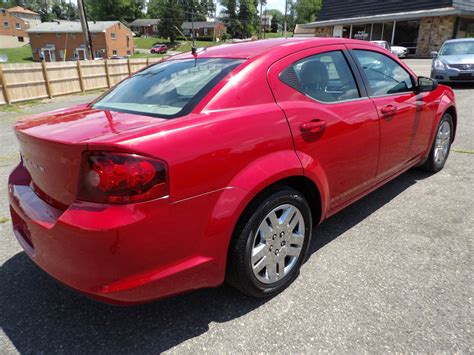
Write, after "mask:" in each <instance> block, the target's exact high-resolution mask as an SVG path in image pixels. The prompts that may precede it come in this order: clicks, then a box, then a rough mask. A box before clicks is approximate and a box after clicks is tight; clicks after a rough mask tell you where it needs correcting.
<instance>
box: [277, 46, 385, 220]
mask: <svg viewBox="0 0 474 355" xmlns="http://www.w3.org/2000/svg"><path fill="white" fill-rule="evenodd" d="M349 63H350V58H348V54H347V51H346V49H345V47H344V46H341V45H330V46H322V47H315V48H312V49H307V50H304V51H300V52H297V53H295V54H292V55H289V56H287V57H285V58H283V59H281V60H279V61H278V62H276V63H275V64H274V65H273V66H272V67H271V68H270V70H269V72H268V80H269V83H270V86H271V88H272V91H273V94H274V96H275V99H276V101H277V103H278V105H279V106H280V107H281V108H282V109H283V111H284V112H285V114H286V117H287V119H288V122H289V125H290V128H291V132H292V134H293V138H294V143H295V149H296V152H297V154H298V157H299V158H300V160H301V162H302V164H303V167H304V169H305V174H306V175H307V176H309V177H312V178H316V177H317V176H321V174H323V175H325V176H326V178H325V181H324V182H323V184H327V188H328V191H329V195H330V196H329V206H327V207H328V208H329V213H328V214H331V213H332V212H335V211H336V210H338V209H340V208H341V206H342V207H343V205H344V204H345V203H347V202H348V201H349V200H351V198H353V197H355V196H357V195H358V194H360V193H361V192H363V191H364V190H367V188H368V187H370V186H371V184H373V183H374V180H375V176H376V170H377V160H378V152H379V122H378V115H377V112H376V110H375V107H374V105H373V104H372V102H371V101H370V99H369V98H368V97H366V95H365V89H364V88H363V87H361V86H359V85H358V84H357V83H356V79H355V77H354V75H353V70H352V69H351V66H350V64H349ZM359 82H360V80H359Z"/></svg>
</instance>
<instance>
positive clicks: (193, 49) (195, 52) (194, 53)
mask: <svg viewBox="0 0 474 355" xmlns="http://www.w3.org/2000/svg"><path fill="white" fill-rule="evenodd" d="M174 28H176V31H178V32H179V34H180V35H181V36H183V38H184V40H185V42H186V44H188V45H189V46H190V47H191V54H192V55H193V56H194V58H195V59H197V48H196V47H195V46H194V39H193V43H192V44H190V43H189V41H188V38H187V37H186V36H185V35H184V33H183V32H182V31H181V30H180V29H179V28H178V26H174Z"/></svg>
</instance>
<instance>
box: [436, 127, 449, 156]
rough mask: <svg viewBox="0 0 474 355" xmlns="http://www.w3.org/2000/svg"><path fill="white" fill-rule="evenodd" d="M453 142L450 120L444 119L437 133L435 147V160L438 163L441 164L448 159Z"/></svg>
mask: <svg viewBox="0 0 474 355" xmlns="http://www.w3.org/2000/svg"><path fill="white" fill-rule="evenodd" d="M450 142H451V126H450V125H449V122H447V121H444V122H443V123H442V124H441V126H439V128H438V133H437V134H436V142H435V149H434V161H435V163H436V164H437V165H441V164H443V163H444V161H445V160H446V157H447V156H448V151H449V144H450Z"/></svg>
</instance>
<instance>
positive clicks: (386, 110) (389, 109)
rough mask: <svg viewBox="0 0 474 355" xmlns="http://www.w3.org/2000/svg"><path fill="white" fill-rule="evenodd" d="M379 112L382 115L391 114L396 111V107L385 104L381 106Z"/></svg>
mask: <svg viewBox="0 0 474 355" xmlns="http://www.w3.org/2000/svg"><path fill="white" fill-rule="evenodd" d="M380 112H382V115H393V114H394V113H395V112H397V108H396V107H395V106H393V105H387V106H385V107H382V109H381V110H380Z"/></svg>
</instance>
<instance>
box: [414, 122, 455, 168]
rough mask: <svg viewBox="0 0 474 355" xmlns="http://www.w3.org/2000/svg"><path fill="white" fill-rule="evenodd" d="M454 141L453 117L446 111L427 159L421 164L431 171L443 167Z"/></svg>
mask: <svg viewBox="0 0 474 355" xmlns="http://www.w3.org/2000/svg"><path fill="white" fill-rule="evenodd" d="M452 141H453V117H452V116H451V115H450V114H449V113H445V114H444V115H443V117H442V118H441V120H440V122H439V124H438V128H437V130H436V135H435V137H434V140H433V143H432V146H431V150H430V153H429V155H428V158H427V160H426V161H425V162H424V163H423V165H422V166H421V167H422V168H423V169H425V170H427V171H431V172H434V173H436V172H438V171H440V170H441V169H443V167H444V164H445V163H446V160H447V159H448V155H449V151H450V150H451V143H452Z"/></svg>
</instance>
